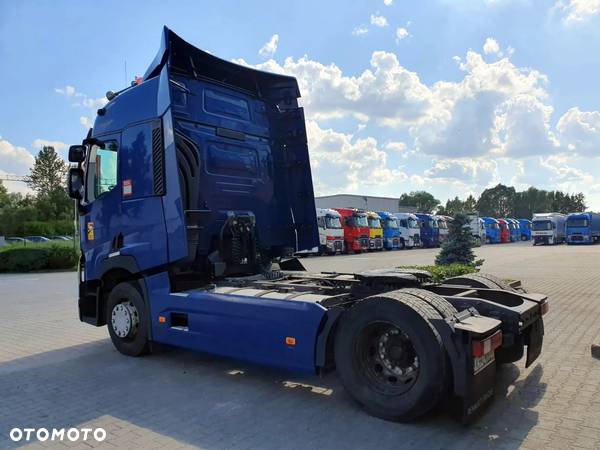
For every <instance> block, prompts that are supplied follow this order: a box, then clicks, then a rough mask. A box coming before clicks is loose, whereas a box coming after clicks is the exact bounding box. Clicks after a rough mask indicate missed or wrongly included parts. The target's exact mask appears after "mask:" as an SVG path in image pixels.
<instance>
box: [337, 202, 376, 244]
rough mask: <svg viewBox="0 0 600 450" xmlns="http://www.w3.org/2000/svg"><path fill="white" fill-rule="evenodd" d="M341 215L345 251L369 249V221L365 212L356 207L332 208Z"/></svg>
mask: <svg viewBox="0 0 600 450" xmlns="http://www.w3.org/2000/svg"><path fill="white" fill-rule="evenodd" d="M334 210H335V211H337V212H338V213H339V214H340V215H341V217H342V228H343V229H344V242H345V246H346V253H360V252H364V251H367V250H369V248H370V241H369V234H370V229H369V221H368V219H367V213H366V212H365V211H363V210H361V209H356V208H334Z"/></svg>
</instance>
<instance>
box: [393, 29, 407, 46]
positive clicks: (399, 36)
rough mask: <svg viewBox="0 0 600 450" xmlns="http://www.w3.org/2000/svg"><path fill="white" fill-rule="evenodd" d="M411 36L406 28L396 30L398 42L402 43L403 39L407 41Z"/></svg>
mask: <svg viewBox="0 0 600 450" xmlns="http://www.w3.org/2000/svg"><path fill="white" fill-rule="evenodd" d="M409 36H410V33H409V32H408V30H407V29H406V28H402V27H400V28H398V29H396V42H397V43H398V42H400V41H401V40H402V39H405V38H407V37H409Z"/></svg>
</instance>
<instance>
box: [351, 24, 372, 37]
mask: <svg viewBox="0 0 600 450" xmlns="http://www.w3.org/2000/svg"><path fill="white" fill-rule="evenodd" d="M368 32H369V29H368V28H367V27H365V26H360V27H356V28H354V30H352V34H353V35H354V36H364V35H365V34H367V33H368Z"/></svg>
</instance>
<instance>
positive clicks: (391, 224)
mask: <svg viewBox="0 0 600 450" xmlns="http://www.w3.org/2000/svg"><path fill="white" fill-rule="evenodd" d="M383 224H384V225H385V227H386V228H393V229H396V228H398V222H397V221H396V219H387V220H385V221H384V222H383Z"/></svg>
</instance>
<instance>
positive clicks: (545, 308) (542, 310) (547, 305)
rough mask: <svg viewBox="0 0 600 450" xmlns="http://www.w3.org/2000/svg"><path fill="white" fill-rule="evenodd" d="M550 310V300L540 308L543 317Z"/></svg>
mask: <svg viewBox="0 0 600 450" xmlns="http://www.w3.org/2000/svg"><path fill="white" fill-rule="evenodd" d="M549 309H550V304H549V303H548V300H546V301H545V302H544V303H542V305H541V306H540V310H541V313H542V316H543V315H544V314H546V313H547V312H548V310H549Z"/></svg>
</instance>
